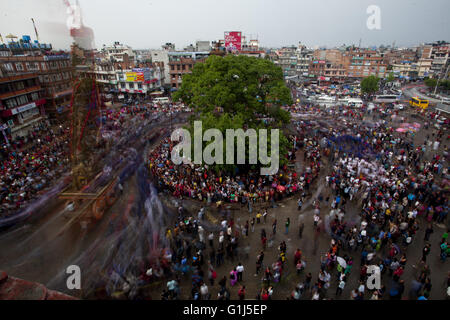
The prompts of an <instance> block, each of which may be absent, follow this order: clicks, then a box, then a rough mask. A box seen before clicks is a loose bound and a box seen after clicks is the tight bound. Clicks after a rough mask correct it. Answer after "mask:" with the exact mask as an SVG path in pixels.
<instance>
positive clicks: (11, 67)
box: [3, 63, 14, 71]
mask: <svg viewBox="0 0 450 320" xmlns="http://www.w3.org/2000/svg"><path fill="white" fill-rule="evenodd" d="M3 66H4V67H5V70H6V71H14V68H13V65H12V63H5V64H4V65H3Z"/></svg>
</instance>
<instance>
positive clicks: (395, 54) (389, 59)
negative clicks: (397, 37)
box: [383, 48, 418, 66]
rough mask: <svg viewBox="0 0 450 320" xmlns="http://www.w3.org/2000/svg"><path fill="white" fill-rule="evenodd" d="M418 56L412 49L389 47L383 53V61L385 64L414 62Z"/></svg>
mask: <svg viewBox="0 0 450 320" xmlns="http://www.w3.org/2000/svg"><path fill="white" fill-rule="evenodd" d="M417 58H418V53H417V50H414V49H409V48H405V49H395V50H394V49H391V50H389V51H386V52H385V53H384V54H383V62H384V64H385V65H387V66H389V65H394V64H405V63H406V64H408V63H413V62H416V61H417Z"/></svg>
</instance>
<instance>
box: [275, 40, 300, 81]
mask: <svg viewBox="0 0 450 320" xmlns="http://www.w3.org/2000/svg"><path fill="white" fill-rule="evenodd" d="M296 51H297V48H296V47H295V46H291V47H283V48H281V49H280V50H277V51H276V54H277V57H276V60H275V61H274V63H275V64H276V65H278V66H279V67H280V68H281V69H282V70H283V75H284V76H285V77H292V76H295V75H297V56H296Z"/></svg>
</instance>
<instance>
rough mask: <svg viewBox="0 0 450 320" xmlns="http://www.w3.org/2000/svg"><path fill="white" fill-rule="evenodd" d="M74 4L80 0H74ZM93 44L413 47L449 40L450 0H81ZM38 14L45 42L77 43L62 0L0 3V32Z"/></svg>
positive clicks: (21, 28)
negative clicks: (227, 38)
mask: <svg viewBox="0 0 450 320" xmlns="http://www.w3.org/2000/svg"><path fill="white" fill-rule="evenodd" d="M69 2H71V3H75V0H69ZM79 3H80V5H81V8H82V14H83V22H84V24H85V25H86V26H88V27H91V28H92V29H93V30H94V34H95V45H96V46H97V47H101V46H102V45H103V44H112V43H113V42H114V41H120V42H121V43H124V44H128V45H130V46H132V47H133V48H134V49H146V48H160V46H161V45H162V44H164V43H166V42H172V43H175V44H176V48H177V49H183V48H184V47H185V46H187V45H188V44H190V43H192V44H194V43H195V41H196V40H210V41H211V40H217V39H223V32H224V31H242V32H243V33H244V35H246V36H248V38H250V37H251V38H255V37H258V39H259V41H260V44H261V45H262V46H265V47H280V46H285V45H297V44H298V42H299V41H301V42H302V43H304V44H305V45H307V46H310V47H314V46H328V47H331V46H338V45H342V44H346V45H351V44H355V45H358V42H359V39H362V46H373V45H380V44H384V45H387V44H392V43H393V42H394V41H395V42H396V45H397V46H412V45H418V44H420V43H422V42H431V41H436V40H446V41H449V40H450V19H449V16H450V15H449V13H450V10H449V9H450V1H449V0H79ZM369 5H377V6H379V8H380V10H381V30H369V29H368V28H367V26H366V21H367V19H368V17H369V14H367V13H366V10H367V7H368V6H369ZM31 18H34V19H35V21H36V25H37V28H38V32H39V36H40V40H41V42H46V43H49V42H50V43H52V44H53V46H54V48H63V49H66V48H68V47H69V45H70V43H71V42H72V40H71V38H70V36H69V31H68V28H67V27H66V20H67V13H66V5H65V4H64V1H63V0H1V1H0V33H1V34H2V36H3V38H4V40H6V39H5V36H6V35H7V34H9V33H12V34H14V35H16V36H21V35H24V34H26V35H30V36H32V38H33V39H35V35H34V29H33V25H32V22H31V20H30V19H31Z"/></svg>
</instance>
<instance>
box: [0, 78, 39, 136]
mask: <svg viewBox="0 0 450 320" xmlns="http://www.w3.org/2000/svg"><path fill="white" fill-rule="evenodd" d="M2 73H3V72H2ZM45 102H46V99H45V90H43V88H42V87H41V85H40V83H39V76H38V74H37V73H33V72H23V73H18V74H16V75H9V76H5V75H4V73H3V76H2V77H1V78H0V115H1V122H0V126H1V130H2V131H3V134H4V135H5V136H10V137H11V138H12V139H15V138H16V137H18V136H26V135H27V134H28V132H29V131H31V130H32V129H33V126H34V125H36V124H39V123H40V122H42V121H45V120H46V117H45V109H44V105H45Z"/></svg>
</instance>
